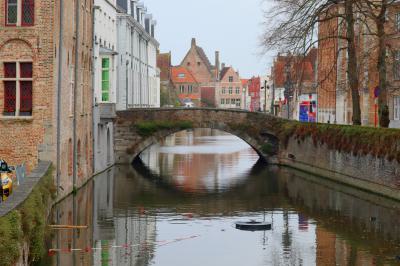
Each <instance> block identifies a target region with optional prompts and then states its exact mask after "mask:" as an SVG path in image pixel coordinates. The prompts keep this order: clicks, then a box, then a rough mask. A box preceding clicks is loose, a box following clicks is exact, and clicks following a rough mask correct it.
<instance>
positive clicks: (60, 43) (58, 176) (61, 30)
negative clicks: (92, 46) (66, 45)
mask: <svg viewBox="0 0 400 266" xmlns="http://www.w3.org/2000/svg"><path fill="white" fill-rule="evenodd" d="M63 17H64V0H60V21H59V23H60V25H59V26H60V28H59V38H58V73H57V75H58V80H57V154H56V157H57V159H56V160H57V170H56V171H57V173H56V183H57V198H58V197H59V194H60V193H59V192H60V191H59V190H60V185H61V184H60V183H61V81H62V78H61V75H62V73H63V71H62V66H63V62H62V60H63V56H62V55H63V54H62V53H63V33H64V27H63V26H64V25H63ZM56 215H57V218H56V222H57V224H59V223H60V215H59V208H58V207H57V210H56ZM56 241H57V248H60V246H61V243H60V236H59V234H57V240H56ZM60 263H61V261H60V256H57V265H60Z"/></svg>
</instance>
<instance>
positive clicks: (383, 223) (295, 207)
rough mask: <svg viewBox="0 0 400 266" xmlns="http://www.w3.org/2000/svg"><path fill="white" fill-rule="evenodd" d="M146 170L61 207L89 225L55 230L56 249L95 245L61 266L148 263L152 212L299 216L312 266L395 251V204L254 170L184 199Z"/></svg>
mask: <svg viewBox="0 0 400 266" xmlns="http://www.w3.org/2000/svg"><path fill="white" fill-rule="evenodd" d="M148 171H149V170H148V169H147V170H146V169H143V165H142V166H141V167H137V166H135V168H130V167H125V166H124V167H117V168H115V169H112V170H111V171H109V172H107V173H104V174H102V175H101V176H99V177H97V178H96V179H95V180H94V181H93V182H90V183H89V184H88V185H87V186H86V187H85V188H84V189H83V190H81V191H79V192H78V194H77V195H76V196H75V197H70V198H68V199H66V200H65V201H63V202H62V203H61V205H60V206H59V207H60V209H61V210H62V211H61V212H60V223H65V224H68V223H71V224H72V223H74V222H75V223H77V224H89V225H91V224H93V228H89V230H87V231H85V230H81V231H80V232H75V233H72V232H65V231H60V232H58V237H59V241H60V243H61V246H62V247H64V248H68V247H90V246H93V247H95V248H98V250H94V251H93V252H91V253H85V252H82V253H77V254H75V255H74V256H72V254H63V255H61V256H60V261H61V262H62V264H61V265H73V261H75V265H78V264H81V263H83V264H84V265H99V263H104V262H106V261H107V262H108V264H106V265H150V264H151V263H150V262H151V260H152V259H153V256H154V252H155V250H156V247H157V243H156V242H155V241H157V240H159V239H158V238H157V224H158V223H159V220H158V219H159V218H158V213H157V212H156V211H155V210H156V209H157V208H162V209H171V210H174V212H175V213H176V215H179V214H181V215H182V217H183V219H185V214H186V213H192V214H193V218H194V219H209V218H210V219H211V217H216V216H218V217H231V216H235V215H237V213H239V212H263V211H265V212H266V213H267V215H268V217H270V215H271V214H274V215H275V219H278V217H280V218H279V219H281V218H283V219H284V217H291V218H290V219H289V220H288V221H289V223H293V218H294V217H293V215H295V213H296V212H299V213H301V217H300V216H299V218H298V227H299V230H315V237H316V240H315V241H316V243H317V246H316V249H317V250H316V256H317V257H316V258H315V259H316V263H317V265H330V264H332V265H333V264H335V263H338V262H340V261H343V262H348V261H350V262H351V263H350V264H347V265H352V263H353V264H357V263H361V262H362V263H364V264H363V265H374V264H373V263H375V262H376V261H375V262H374V260H375V258H374V254H377V253H378V252H380V255H382V254H385V253H387V254H389V255H390V254H393V253H395V252H396V250H395V248H394V246H388V245H387V242H386V241H388V240H392V241H395V242H399V241H400V239H399V238H400V230H399V225H398V224H397V221H398V220H399V218H400V211H399V209H393V206H398V204H395V203H394V202H391V201H390V200H386V199H382V198H380V197H378V196H374V195H371V194H368V193H364V192H362V191H359V190H356V189H352V188H349V187H346V186H342V185H339V184H336V183H331V182H326V181H321V179H318V178H313V177H311V176H309V175H306V174H303V173H300V172H296V171H292V170H285V169H279V168H276V169H266V168H264V167H258V166H255V167H254V168H253V169H252V170H251V173H250V174H249V178H248V179H247V180H246V182H244V183H241V184H238V185H237V186H234V187H232V188H231V189H227V190H226V191H223V192H222V193H220V194H217V193H209V194H190V193H185V192H184V191H180V190H179V189H176V188H174V187H173V185H170V184H168V183H167V182H164V181H162V178H161V177H155V176H148ZM199 202H201V204H199ZM372 202H379V204H376V203H372ZM291 210H292V211H291ZM371 218H373V219H372V220H371ZM286 219H288V218H286ZM296 220H297V219H296ZM314 224H315V226H314ZM271 234H272V235H271V236H270V237H271V238H273V239H274V241H278V242H279V241H280V240H281V241H283V242H282V243H283V244H284V245H289V246H292V248H294V246H293V245H296V244H295V243H294V242H295V239H293V237H294V236H293V233H291V232H290V231H279V230H278V231H273V232H272V233H271ZM279 234H282V235H281V236H279ZM279 239H280V240H279ZM54 244H56V243H54ZM126 244H130V245H131V247H132V248H131V247H129V248H125V247H124V245H126ZM297 245H298V244H297ZM116 247H117V248H116ZM378 262H379V261H378ZM342 265H346V264H345V263H344V264H342Z"/></svg>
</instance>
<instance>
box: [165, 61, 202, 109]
mask: <svg viewBox="0 0 400 266" xmlns="http://www.w3.org/2000/svg"><path fill="white" fill-rule="evenodd" d="M171 81H172V85H173V87H174V89H175V93H176V94H177V95H178V98H179V101H180V102H181V104H182V105H188V106H190V107H194V106H196V107H200V106H201V91H200V85H199V82H198V81H197V80H196V78H195V77H194V75H193V74H192V72H190V71H189V70H188V69H187V68H186V67H181V66H180V67H172V68H171ZM192 104H193V106H191V105H192Z"/></svg>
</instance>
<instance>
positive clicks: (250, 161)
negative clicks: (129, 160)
mask: <svg viewBox="0 0 400 266" xmlns="http://www.w3.org/2000/svg"><path fill="white" fill-rule="evenodd" d="M141 159H142V161H143V162H144V164H145V165H147V167H148V168H149V169H150V170H151V171H152V172H153V173H155V174H158V175H161V176H163V177H169V178H171V182H172V183H174V184H175V185H176V186H177V187H179V188H181V189H183V190H184V191H186V192H192V191H199V190H202V191H204V190H208V191H217V190H221V189H223V188H227V187H229V186H232V185H234V184H236V183H238V182H241V181H242V180H241V179H240V177H241V176H243V177H244V175H245V174H246V172H247V171H249V170H250V169H251V167H252V166H253V165H254V164H255V163H256V161H257V160H258V155H257V154H256V152H255V151H253V149H252V148H251V147H249V146H248V145H247V144H246V143H245V142H243V141H242V140H240V139H238V138H237V137H235V136H232V135H231V134H228V133H225V132H222V131H219V130H214V129H195V130H187V131H181V132H178V133H176V134H173V135H171V136H169V137H167V138H166V139H165V140H164V141H161V143H160V144H155V145H153V146H151V147H149V148H148V149H147V150H146V151H144V152H143V153H142V154H141Z"/></svg>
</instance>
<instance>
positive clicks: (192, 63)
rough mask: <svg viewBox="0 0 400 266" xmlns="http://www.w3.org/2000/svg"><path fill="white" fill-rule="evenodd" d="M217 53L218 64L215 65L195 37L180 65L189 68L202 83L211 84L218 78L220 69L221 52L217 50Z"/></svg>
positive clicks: (216, 60)
mask: <svg viewBox="0 0 400 266" xmlns="http://www.w3.org/2000/svg"><path fill="white" fill-rule="evenodd" d="M215 54H216V57H215V62H216V66H213V65H211V63H210V60H209V59H208V57H207V55H206V53H205V52H204V50H203V48H201V47H199V46H197V44H196V39H195V38H193V39H192V42H191V47H190V49H189V51H188V52H187V54H186V56H185V57H184V59H183V60H182V62H181V64H180V66H181V67H185V68H187V69H188V70H189V71H190V72H191V73H192V74H193V76H194V77H195V78H196V80H197V81H198V82H199V83H201V84H202V85H211V84H212V83H213V82H215V81H216V80H217V79H218V77H217V74H218V73H217V71H218V70H219V66H218V65H219V53H218V52H216V53H215Z"/></svg>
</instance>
